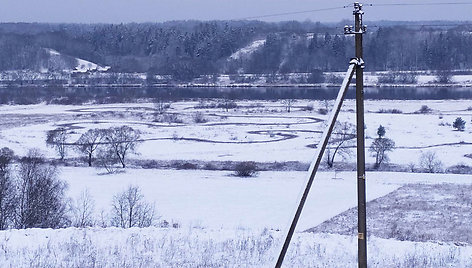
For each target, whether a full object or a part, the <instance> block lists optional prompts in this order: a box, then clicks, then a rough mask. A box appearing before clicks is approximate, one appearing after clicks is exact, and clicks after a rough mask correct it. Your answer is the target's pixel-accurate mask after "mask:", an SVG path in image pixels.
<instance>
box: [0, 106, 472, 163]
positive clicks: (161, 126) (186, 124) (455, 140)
mask: <svg viewBox="0 0 472 268" xmlns="http://www.w3.org/2000/svg"><path fill="white" fill-rule="evenodd" d="M198 105H199V103H198V102H177V103H172V104H171V109H170V110H168V113H170V114H174V115H175V116H176V117H177V118H179V119H180V120H181V121H182V123H166V122H155V119H156V116H155V115H154V112H153V110H152V107H153V106H152V105H151V104H148V103H139V104H113V105H90V106H80V107H74V106H60V105H47V106H46V105H42V104H41V105H30V106H2V107H0V112H1V113H2V115H3V116H4V118H5V119H4V120H6V121H7V120H8V117H9V115H11V116H16V117H14V118H15V120H17V118H18V116H19V115H21V116H25V117H28V116H33V115H34V116H39V117H41V116H44V117H46V116H47V118H46V119H45V120H46V121H49V122H46V123H44V122H41V123H40V124H33V123H31V122H30V123H27V124H25V125H22V124H21V120H20V121H17V125H18V126H17V127H11V126H8V129H4V127H2V125H0V128H2V130H1V131H0V135H1V136H2V145H3V146H8V147H10V148H12V149H13V150H14V151H15V152H16V153H17V154H19V155H24V154H25V153H26V151H27V150H28V149H29V148H31V147H38V148H40V149H41V150H43V151H44V152H46V154H47V155H48V156H49V157H54V156H55V155H54V151H53V150H52V149H51V148H47V147H46V144H45V142H44V141H45V132H46V131H47V130H50V129H54V128H56V127H59V126H66V127H69V128H73V131H74V132H73V134H72V135H71V138H70V142H74V141H76V140H77V139H78V138H79V136H80V134H81V133H83V132H85V131H86V130H87V129H88V128H106V127H109V126H112V125H129V126H131V127H133V128H136V129H140V130H141V131H142V132H143V133H144V134H143V135H142V137H143V138H144V139H145V140H146V141H145V142H144V143H143V144H142V145H141V146H140V148H139V149H138V152H139V155H137V156H134V157H135V158H138V159H153V160H194V159H198V160H204V161H257V162H274V161H278V162H284V161H300V162H310V160H311V158H312V157H313V152H314V149H313V148H310V147H307V145H311V144H316V143H317V142H318V139H319V138H320V136H321V131H322V130H323V124H322V120H325V119H326V115H321V114H319V113H318V112H317V111H318V109H319V108H322V107H323V103H321V102H317V101H298V102H295V104H294V106H295V107H294V108H292V112H291V113H287V112H286V111H285V108H284V106H283V104H282V103H281V102H264V101H257V102H240V103H239V104H238V105H239V107H238V108H236V109H231V110H230V111H229V112H226V111H225V110H224V109H221V108H215V109H207V108H203V109H195V108H194V107H195V106H198ZM307 105H312V106H313V111H302V109H301V108H303V107H306V106H307ZM422 105H427V106H428V107H429V108H431V109H432V111H431V113H428V114H418V113H415V112H416V111H418V110H419V109H420V108H421V106H422ZM471 106H472V104H471V103H470V101H468V100H448V101H424V100H422V101H396V100H392V101H387V100H382V101H367V102H366V105H365V109H366V139H367V141H366V144H367V146H369V145H370V143H371V142H372V140H373V138H375V137H376V136H377V134H376V131H377V128H378V126H379V125H383V126H385V128H386V131H387V133H386V137H388V138H391V139H393V140H394V141H395V143H396V147H397V149H396V150H394V151H393V152H392V153H391V154H390V158H391V163H393V164H400V165H405V166H406V165H408V164H416V165H417V164H418V160H419V157H420V155H421V153H423V152H426V151H433V152H435V153H436V154H437V155H438V156H439V158H440V160H441V161H442V162H443V164H444V166H445V167H449V166H453V165H457V164H460V163H463V164H466V165H472V159H471V158H468V157H465V155H467V154H470V153H471V151H472V144H471V143H472V135H471V133H472V121H471V118H472V109H471ZM297 107H298V108H297ZM382 109H384V110H388V109H399V110H400V111H402V113H401V114H391V113H378V111H379V110H382ZM197 112H202V113H203V114H204V116H205V118H206V120H207V121H208V122H206V123H199V124H196V123H194V122H193V116H194V115H195V114H196V113H197ZM52 115H57V116H58V118H59V120H54V119H55V118H54V116H52ZM59 116H63V117H65V118H69V119H68V120H60V117H59ZM456 117H462V118H463V119H464V120H465V121H466V122H467V123H466V128H465V131H454V129H453V127H452V123H453V121H454V120H455V118H456ZM339 121H347V122H351V123H355V104H354V101H351V100H347V101H346V102H345V104H344V107H343V111H342V112H341V115H340V118H339ZM75 155H76V153H75V152H74V151H72V150H71V151H70V156H75ZM367 156H368V158H367V162H368V163H369V164H370V165H371V164H372V163H373V161H374V160H375V159H374V158H373V157H371V156H370V155H369V153H368V152H367ZM339 160H341V158H340V159H339ZM344 161H347V162H354V158H350V159H345V160H344Z"/></svg>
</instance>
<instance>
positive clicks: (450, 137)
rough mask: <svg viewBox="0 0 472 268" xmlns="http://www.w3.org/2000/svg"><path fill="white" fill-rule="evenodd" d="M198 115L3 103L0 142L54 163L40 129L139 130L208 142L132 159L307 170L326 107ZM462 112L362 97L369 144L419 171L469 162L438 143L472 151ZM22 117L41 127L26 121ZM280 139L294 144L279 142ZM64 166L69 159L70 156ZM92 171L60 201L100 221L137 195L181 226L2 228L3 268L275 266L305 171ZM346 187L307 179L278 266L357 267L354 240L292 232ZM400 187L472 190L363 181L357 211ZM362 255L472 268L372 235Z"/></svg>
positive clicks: (347, 200) (427, 180)
mask: <svg viewBox="0 0 472 268" xmlns="http://www.w3.org/2000/svg"><path fill="white" fill-rule="evenodd" d="M307 104H314V107H315V108H314V111H311V112H310V111H302V110H301V109H300V108H299V107H303V106H305V105H307ZM196 105H198V102H195V101H182V102H178V103H172V104H171V109H170V110H169V112H170V113H174V114H177V115H179V116H180V117H181V118H182V119H183V121H184V122H183V123H179V124H175V123H171V124H169V123H165V122H153V121H152V120H153V119H155V118H154V117H152V116H153V115H152V113H153V111H152V110H151V109H150V108H152V107H153V106H152V104H150V103H133V104H113V105H82V106H64V105H45V104H37V105H27V106H21V105H16V106H10V105H3V106H0V113H1V114H2V115H3V120H2V121H3V123H4V124H5V125H0V136H1V144H0V146H1V147H3V146H8V147H10V148H12V149H13V150H14V151H15V152H16V153H17V154H18V155H20V156H22V155H24V154H26V152H27V150H28V149H29V148H32V147H37V148H40V149H41V150H42V151H44V152H45V153H46V155H47V156H48V157H51V158H53V157H56V156H55V153H54V151H53V150H52V149H51V148H47V147H46V146H45V142H44V141H45V137H46V135H45V134H46V132H47V131H48V130H50V129H54V128H55V127H58V126H62V125H64V124H68V125H71V126H74V127H77V128H74V129H72V130H73V133H72V134H71V136H72V137H71V138H70V140H71V141H75V140H76V139H78V137H79V136H80V134H81V133H83V132H85V131H86V130H87V129H89V128H95V127H100V128H105V127H110V126H117V125H123V124H126V125H130V126H132V127H134V128H137V129H140V130H141V131H142V132H143V134H142V136H143V138H144V139H158V138H171V137H173V136H174V135H177V136H178V137H187V138H200V139H208V140H211V141H213V142H198V141H193V140H179V139H170V140H147V141H145V142H144V143H143V144H141V145H140V146H139V147H138V152H139V155H136V156H133V157H134V158H137V159H155V160H208V161H226V160H231V161H246V160H253V161H259V162H273V161H280V162H284V161H301V162H308V161H309V160H310V159H311V158H312V157H313V154H314V151H315V150H314V149H313V148H309V147H307V145H309V144H314V143H317V142H318V140H319V139H320V132H321V130H322V128H323V126H322V122H321V120H324V119H326V116H324V115H320V114H318V113H316V110H317V109H318V108H319V107H323V105H322V103H318V102H313V101H311V100H299V101H298V102H296V103H295V107H293V111H292V112H291V113H286V112H285V111H284V107H283V104H282V103H280V102H271V101H257V102H251V101H240V102H238V106H239V107H238V109H233V110H231V111H230V112H224V111H223V110H222V109H216V110H215V109H195V108H194V107H195V106H196ZM422 105H427V106H428V107H430V108H431V109H432V113H430V114H418V113H415V112H416V111H418V110H419V109H420V107H421V106H422ZM470 105H471V104H470V100H454V101H451V100H447V101H444V100H443V101H385V100H382V101H366V105H365V107H366V126H367V129H366V137H367V145H369V144H370V142H371V141H372V139H373V138H375V137H376V135H377V134H376V129H377V127H378V126H379V125H380V124H382V125H384V126H385V128H386V130H387V134H386V136H387V137H389V138H391V139H393V140H394V141H395V142H396V145H397V147H398V148H397V149H396V150H394V151H393V152H392V153H391V154H390V158H391V162H392V163H394V164H403V165H406V164H409V163H416V164H417V163H418V158H419V155H420V154H421V152H425V151H435V152H436V153H437V154H438V157H439V159H440V160H441V161H443V163H444V164H445V165H446V166H449V165H455V164H458V163H461V162H463V163H465V164H467V165H470V164H471V162H472V160H471V159H469V158H466V157H464V155H465V154H468V153H470V151H471V146H470V145H466V144H456V145H447V144H451V143H452V144H454V143H459V142H460V141H465V142H472V140H471V135H470V134H471V133H472V132H471V128H470V126H469V119H470V118H471V116H472V111H470V110H469V107H470ZM393 108H396V109H400V110H402V112H403V113H401V114H388V113H378V111H379V110H380V109H393ZM197 111H202V112H203V113H204V114H205V116H206V117H208V119H209V122H207V123H204V124H196V123H194V122H192V116H193V114H194V113H195V112H197ZM354 111H355V103H354V101H352V100H347V101H346V102H345V104H344V106H343V109H342V112H341V114H340V120H341V121H350V122H353V121H354V120H355V113H354ZM104 113H105V115H103V114H104ZM135 113H140V114H139V115H136V114H135ZM119 114H122V115H123V116H119ZM92 115H93V116H94V117H91V116H92ZM102 115H103V117H101V116H102ZM21 116H22V117H21ZM88 116H90V117H88ZM458 116H461V117H463V118H465V119H466V121H467V122H468V123H467V125H466V131H464V132H459V131H454V130H453V129H452V127H451V126H450V125H447V124H451V123H452V121H453V120H454V119H455V118H456V117H458ZM27 117H31V118H39V119H44V120H45V122H44V123H42V122H39V121H34V122H30V121H28V118H27ZM16 118H23V120H24V121H20V122H14V123H15V124H13V126H10V125H7V124H6V123H7V122H8V121H9V120H17V119H16ZM254 131H256V132H254ZM279 133H282V134H294V135H296V137H294V138H291V139H285V140H280V137H281V135H280V134H279ZM254 142H259V143H254ZM69 156H71V157H75V156H78V155H76V153H75V152H72V151H71V152H70V155H69ZM367 156H368V158H367V160H368V165H371V164H372V161H373V158H372V157H370V156H369V154H368V152H367ZM338 161H340V160H338ZM346 161H351V162H352V161H354V160H353V159H347V160H346ZM102 172H103V170H100V169H96V168H88V167H62V168H61V173H60V178H62V179H64V180H66V181H67V183H68V185H69V188H68V190H67V196H68V197H70V198H76V197H77V196H79V194H80V193H81V192H82V191H83V190H85V189H88V190H89V192H90V194H91V195H92V197H93V198H94V200H95V203H96V210H95V213H96V215H98V214H100V213H101V212H102V211H103V212H104V213H107V212H108V211H110V208H111V201H112V198H113V196H114V195H115V194H117V193H119V192H121V191H122V190H124V189H125V188H126V187H127V186H129V185H136V186H139V187H140V188H141V190H142V192H143V194H144V196H145V198H146V200H148V201H150V202H154V203H155V205H156V210H157V214H158V215H159V216H160V219H161V220H167V221H168V222H175V223H179V225H180V226H182V227H181V228H177V229H174V228H169V229H167V228H155V227H151V228H143V229H135V228H132V229H129V230H123V229H117V228H106V229H102V228H85V229H76V228H67V229H59V230H50V229H45V230H40V229H28V230H9V231H1V232H0V267H28V266H38V267H44V266H48V265H49V266H68V267H70V266H75V267H87V266H92V264H90V263H88V262H87V261H89V260H93V261H94V262H95V263H94V265H96V266H103V267H122V266H126V265H128V266H132V267H135V266H145V267H148V266H166V267H195V266H199V265H200V266H218V267H219V266H229V267H238V266H246V267H264V266H272V262H273V256H274V254H276V253H277V249H278V246H279V245H280V243H281V242H282V239H283V234H284V232H283V231H284V230H286V229H287V228H288V225H289V223H290V220H291V219H290V217H291V216H292V215H293V214H292V212H293V209H294V208H295V207H296V204H297V201H298V200H299V198H298V197H299V195H300V193H301V190H302V189H303V187H304V182H305V178H306V175H307V174H306V172H301V171H261V172H259V174H258V175H257V177H254V178H239V177H235V176H233V174H232V172H231V171H208V170H172V169H168V170H164V169H162V170H160V169H139V168H136V169H132V168H131V169H130V168H128V169H126V171H125V172H122V173H117V174H113V175H103V174H102ZM356 182H357V179H356V172H353V171H345V172H335V171H333V172H319V173H318V174H317V176H316V178H315V182H314V184H313V187H312V190H311V193H310V195H309V198H308V200H307V203H306V205H305V209H304V211H303V213H302V216H301V218H300V221H299V224H298V229H297V232H296V234H295V237H294V242H293V244H292V245H291V250H292V251H291V252H290V253H289V257H288V259H287V262H288V265H289V266H294V267H316V266H318V267H349V266H354V265H355V264H356V256H355V253H356V243H357V238H356V237H348V236H342V235H335V234H311V233H303V232H302V231H303V230H306V229H308V228H311V227H314V226H316V225H318V224H320V223H322V222H324V221H326V220H328V219H330V218H332V217H333V216H336V215H338V214H340V213H342V212H344V211H346V210H347V209H349V208H352V207H355V206H356V204H357V197H356V194H357V188H356ZM411 183H422V184H433V185H435V184H441V183H454V184H461V185H462V184H472V179H471V176H470V175H455V174H421V173H399V172H367V174H366V184H367V201H371V200H374V199H376V198H379V197H382V196H385V195H387V194H388V193H391V192H392V191H395V190H396V189H398V188H399V187H401V186H403V185H405V184H411ZM277 230H279V231H277ZM244 245H257V246H253V247H251V246H244ZM369 252H375V254H372V255H370V256H369V262H371V264H372V265H373V266H374V267H376V265H377V267H401V266H402V265H403V267H411V265H408V264H409V263H408V262H413V261H415V260H416V261H425V262H428V264H427V265H426V264H425V266H429V267H441V266H444V265H445V264H450V265H451V266H453V267H470V266H471V265H472V260H471V259H470V256H471V255H472V246H470V245H459V246H458V245H454V244H446V243H441V242H426V243H419V242H406V241H396V240H391V239H379V238H376V237H369ZM125 264H126V265H125Z"/></svg>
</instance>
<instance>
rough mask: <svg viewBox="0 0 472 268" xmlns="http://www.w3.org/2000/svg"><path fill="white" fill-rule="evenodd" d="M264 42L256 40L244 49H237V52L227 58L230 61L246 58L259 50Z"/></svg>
mask: <svg viewBox="0 0 472 268" xmlns="http://www.w3.org/2000/svg"><path fill="white" fill-rule="evenodd" d="M265 42H266V40H265V39H262V40H256V41H254V42H252V43H251V44H249V45H248V46H246V47H243V48H241V49H239V50H238V51H236V52H234V53H233V54H232V55H231V56H229V58H230V59H232V60H238V59H240V58H242V57H246V56H249V55H251V54H252V53H254V52H255V51H256V50H257V49H259V48H260V47H261V46H263V45H264V44H265Z"/></svg>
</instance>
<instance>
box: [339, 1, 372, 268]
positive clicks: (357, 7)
mask: <svg viewBox="0 0 472 268" xmlns="http://www.w3.org/2000/svg"><path fill="white" fill-rule="evenodd" d="M363 14H364V11H362V4H360V3H359V2H355V3H354V11H353V15H354V19H355V26H354V31H352V27H351V26H346V27H344V33H345V34H354V35H355V42H356V58H357V59H358V60H359V61H360V62H361V64H360V65H357V66H356V118H357V213H358V214H357V233H358V234H357V243H358V244H357V245H358V247H357V249H358V252H357V253H358V264H359V268H366V267H367V216H366V194H365V138H364V136H365V134H364V64H363V63H364V61H363V60H362V58H363V48H362V37H363V34H364V33H365V31H366V29H367V28H366V26H365V25H363V24H362V15H363Z"/></svg>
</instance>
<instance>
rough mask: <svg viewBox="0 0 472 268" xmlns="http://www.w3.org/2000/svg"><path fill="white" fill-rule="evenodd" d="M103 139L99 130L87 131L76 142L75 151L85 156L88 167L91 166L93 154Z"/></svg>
mask: <svg viewBox="0 0 472 268" xmlns="http://www.w3.org/2000/svg"><path fill="white" fill-rule="evenodd" d="M102 138H103V131H102V130H100V129H89V130H87V132H85V133H84V134H82V136H80V138H79V139H78V140H77V142H76V143H75V144H76V147H75V148H76V150H77V151H78V152H79V153H82V154H85V155H86V157H87V163H88V165H89V167H91V166H92V160H93V153H94V152H95V151H96V150H97V148H98V146H99V145H100V142H101V140H102Z"/></svg>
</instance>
